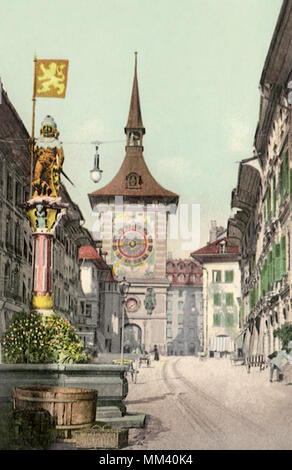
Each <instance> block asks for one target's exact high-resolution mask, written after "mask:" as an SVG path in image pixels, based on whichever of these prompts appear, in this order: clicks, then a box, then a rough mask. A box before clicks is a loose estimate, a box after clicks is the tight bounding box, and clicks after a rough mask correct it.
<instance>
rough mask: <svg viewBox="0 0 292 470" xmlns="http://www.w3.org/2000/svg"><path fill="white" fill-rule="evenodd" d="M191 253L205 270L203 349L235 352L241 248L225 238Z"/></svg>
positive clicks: (211, 352) (216, 353) (209, 352)
mask: <svg viewBox="0 0 292 470" xmlns="http://www.w3.org/2000/svg"><path fill="white" fill-rule="evenodd" d="M191 256H192V258H194V259H195V260H196V261H197V262H199V263H200V264H201V266H202V269H203V323H204V338H203V352H204V353H205V354H206V355H208V356H210V357H214V356H222V355H225V354H226V353H230V352H233V351H234V349H235V347H236V346H235V339H236V338H237V336H238V335H239V332H240V330H239V302H240V298H241V284H240V279H241V277H240V269H239V249H238V247H237V246H234V245H232V244H231V242H230V240H229V239H228V238H227V237H222V238H219V239H218V240H216V241H214V242H212V243H209V244H207V245H206V246H204V247H202V248H200V249H199V250H197V251H195V252H193V253H192V254H191Z"/></svg>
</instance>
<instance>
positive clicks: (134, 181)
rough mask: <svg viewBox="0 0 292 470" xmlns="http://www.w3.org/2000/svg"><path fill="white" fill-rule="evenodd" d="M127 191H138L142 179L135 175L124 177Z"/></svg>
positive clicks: (130, 174)
mask: <svg viewBox="0 0 292 470" xmlns="http://www.w3.org/2000/svg"><path fill="white" fill-rule="evenodd" d="M126 182H127V189H139V188H140V187H141V185H142V178H141V176H140V175H138V174H137V173H134V172H132V173H129V174H128V175H127V176H126Z"/></svg>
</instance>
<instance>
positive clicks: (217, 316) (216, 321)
mask: <svg viewBox="0 0 292 470" xmlns="http://www.w3.org/2000/svg"><path fill="white" fill-rule="evenodd" d="M220 323H221V322H220V314H219V313H214V314H213V325H214V326H220Z"/></svg>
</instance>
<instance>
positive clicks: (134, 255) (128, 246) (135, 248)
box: [113, 227, 153, 266]
mask: <svg viewBox="0 0 292 470" xmlns="http://www.w3.org/2000/svg"><path fill="white" fill-rule="evenodd" d="M152 250H153V239H152V237H151V235H148V233H147V230H146V229H144V230H143V231H142V230H141V229H140V230H138V229H136V228H127V227H126V228H125V229H124V230H122V231H121V233H120V234H118V236H115V237H114V238H113V252H114V255H115V256H116V257H117V258H118V259H119V260H120V261H121V262H122V263H123V264H126V265H134V266H135V265H139V264H141V263H143V262H145V261H146V260H147V258H148V257H149V256H150V255H151V252H152Z"/></svg>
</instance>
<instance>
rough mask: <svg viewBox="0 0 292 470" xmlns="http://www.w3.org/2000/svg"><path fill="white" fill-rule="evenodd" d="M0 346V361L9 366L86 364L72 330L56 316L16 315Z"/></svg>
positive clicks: (86, 361)
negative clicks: (0, 359) (0, 354)
mask: <svg viewBox="0 0 292 470" xmlns="http://www.w3.org/2000/svg"><path fill="white" fill-rule="evenodd" d="M1 345H2V360H3V362H5V363H9V364H19V363H20V364H52V363H69V364H70V363H71V364H82V363H88V362H90V358H89V355H88V353H87V351H86V350H85V349H84V346H83V344H82V342H81V340H80V339H79V337H78V336H77V334H76V329H75V328H74V327H73V326H72V325H71V324H70V322H69V321H68V320H66V319H64V318H63V317H62V316H61V315H60V314H57V313H54V314H51V315H50V316H43V315H42V314H40V313H38V312H35V311H32V312H30V313H25V312H22V313H17V314H16V316H15V318H14V320H13V321H12V323H11V324H10V326H9V328H8V329H7V331H6V332H5V333H4V335H3V336H2V339H1Z"/></svg>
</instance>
